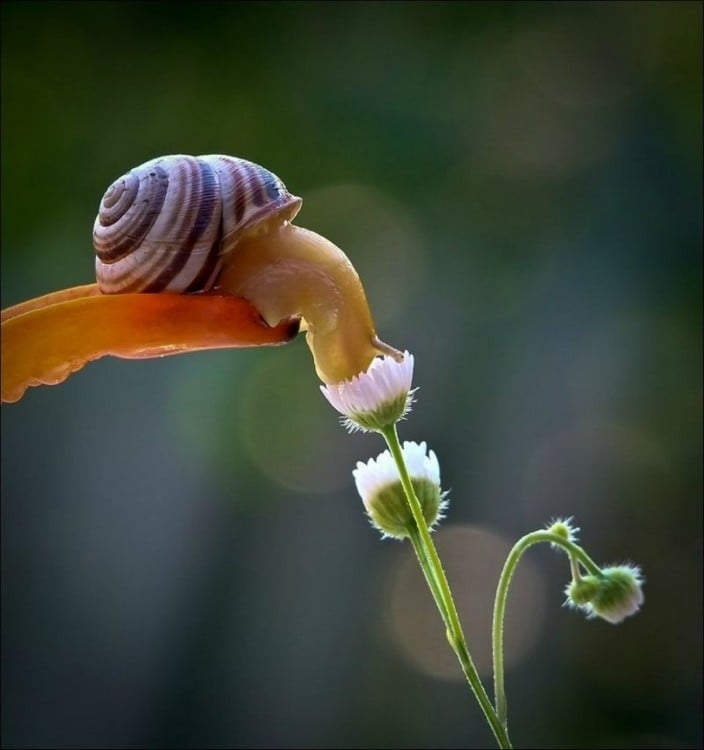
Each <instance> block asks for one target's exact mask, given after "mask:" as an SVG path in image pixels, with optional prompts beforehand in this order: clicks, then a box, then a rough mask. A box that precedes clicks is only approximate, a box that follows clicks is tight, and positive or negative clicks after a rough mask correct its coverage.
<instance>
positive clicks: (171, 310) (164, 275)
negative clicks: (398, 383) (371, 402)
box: [2, 155, 402, 401]
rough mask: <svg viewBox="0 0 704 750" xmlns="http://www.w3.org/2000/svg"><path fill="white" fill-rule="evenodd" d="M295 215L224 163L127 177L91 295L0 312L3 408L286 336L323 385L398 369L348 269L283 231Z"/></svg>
mask: <svg viewBox="0 0 704 750" xmlns="http://www.w3.org/2000/svg"><path fill="white" fill-rule="evenodd" d="M301 204H302V199H301V198H299V197H297V196H295V195H292V194H291V193H289V191H288V190H287V188H286V187H285V185H284V184H283V182H282V181H281V180H280V179H279V178H278V177H277V176H276V175H275V174H273V173H272V172H270V171H268V170H267V169H265V168H263V167H261V166H259V165H257V164H254V163H253V162H250V161H247V160H245V159H240V158H236V157H232V156H224V155H209V156H198V157H193V156H185V155H173V156H164V157H159V158H157V159H152V160H150V161H148V162H146V163H144V164H142V165H141V166H138V167H135V168H134V169H131V170H130V171H129V172H127V173H126V174H124V175H123V176H122V177H120V178H118V179H117V180H115V181H114V182H113V183H112V184H111V185H110V187H108V189H107V191H106V192H105V194H104V195H103V198H102V200H101V202H100V207H99V211H98V215H97V217H96V219H95V223H94V227H93V244H94V247H95V251H96V259H95V265H96V279H97V284H89V285H85V286H80V287H73V288H71V289H66V290H62V291H59V292H54V293H52V294H49V295H46V296H44V297H40V298H37V299H34V300H30V301H28V302H24V303H21V304H19V305H16V306H14V307H12V308H9V309H8V310H5V311H3V313H2V333H3V337H2V376H3V377H2V400H3V401H16V400H18V399H19V398H21V396H22V395H23V393H24V391H25V389H26V388H27V386H29V385H38V384H54V383H59V382H62V381H63V380H65V379H66V378H67V377H68V376H69V375H70V374H71V373H72V372H75V371H76V370H77V369H80V368H81V367H82V366H83V365H84V364H86V362H88V361H91V360H93V359H97V358H99V357H102V356H104V355H106V354H111V355H114V356H118V357H126V358H145V357H155V356H164V355H167V354H179V353H183V352H190V351H196V350H199V349H213V348H224V347H238V346H258V345H271V344H281V343H285V342H287V341H289V340H291V339H292V338H293V337H295V335H296V334H297V333H298V330H299V323H300V327H301V328H302V329H305V330H306V340H307V343H308V346H309V347H310V350H311V352H312V354H313V359H314V363H315V368H316V372H317V374H318V376H319V378H320V379H321V380H322V381H323V382H325V383H336V382H341V381H343V380H348V379H350V378H352V377H354V376H355V375H357V374H358V373H360V372H363V371H364V370H366V369H367V367H368V366H369V364H370V363H371V361H372V360H373V359H374V357H376V356H377V355H379V354H387V355H391V356H393V357H395V358H397V359H400V358H401V357H402V355H401V354H400V352H398V351H397V350H396V349H394V348H393V347H391V346H389V345H388V344H385V343H383V342H382V341H380V340H379V338H378V337H377V335H376V331H375V328H374V323H373V320H372V316H371V312H370V310H369V306H368V304H367V300H366V296H365V293H364V289H363V287H362V284H361V281H360V279H359V276H358V275H357V272H356V271H355V269H354V267H353V266H352V264H351V262H350V261H349V259H348V258H347V256H346V255H345V254H344V253H343V252H342V250H340V249H339V248H338V247H336V246H335V245H334V244H333V243H332V242H330V241H329V240H327V239H325V238H324V237H322V236H321V235H319V234H316V233H315V232H311V231H309V230H307V229H303V228H302V227H299V226H296V225H294V224H293V223H292V220H293V219H294V218H295V217H296V215H297V214H298V212H299V210H300V208H301Z"/></svg>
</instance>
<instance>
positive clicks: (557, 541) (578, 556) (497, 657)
mask: <svg viewBox="0 0 704 750" xmlns="http://www.w3.org/2000/svg"><path fill="white" fill-rule="evenodd" d="M541 542H549V543H551V544H554V545H557V546H560V547H562V548H563V549H564V550H565V551H566V552H567V554H568V555H569V557H570V562H571V564H572V566H573V569H576V568H577V562H580V563H582V565H583V566H584V567H585V568H586V569H587V571H588V572H589V573H590V574H592V575H601V569H600V568H599V566H598V565H597V564H596V563H595V562H594V561H593V560H592V559H591V557H589V555H587V553H586V552H585V551H584V550H583V549H582V548H581V547H580V546H579V545H577V544H574V542H570V541H568V540H567V539H565V538H564V537H562V536H560V535H559V534H554V533H553V532H551V531H544V530H542V531H533V532H532V533H530V534H526V535H525V536H524V537H521V538H520V539H519V540H518V541H517V542H516V544H514V546H513V548H512V550H511V552H510V553H509V555H508V557H507V558H506V563H505V564H504V568H503V570H502V571H501V577H500V578H499V585H498V586H497V589H496V599H495V600H494V619H493V623H492V628H491V639H492V644H491V645H492V649H491V650H492V654H493V660H494V700H495V702H496V715H497V717H498V720H499V722H500V724H501V726H502V727H504V728H506V726H507V721H508V719H507V706H506V690H505V687H504V615H505V614H506V600H507V598H508V588H509V585H510V584H511V579H512V578H513V574H514V572H515V570H516V567H517V566H518V563H519V561H520V559H521V557H522V555H523V553H524V552H525V551H526V550H527V549H528V547H531V546H532V545H534V544H539V543H541Z"/></svg>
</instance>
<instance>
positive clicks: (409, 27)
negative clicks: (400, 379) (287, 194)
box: [1, 2, 702, 748]
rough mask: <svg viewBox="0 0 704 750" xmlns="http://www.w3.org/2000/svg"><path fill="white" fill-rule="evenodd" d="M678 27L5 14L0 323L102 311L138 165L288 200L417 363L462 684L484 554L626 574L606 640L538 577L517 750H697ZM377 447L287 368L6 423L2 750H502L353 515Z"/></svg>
mask: <svg viewBox="0 0 704 750" xmlns="http://www.w3.org/2000/svg"><path fill="white" fill-rule="evenodd" d="M701 26H702V4H701V3H676V2H672V3H615V4H611V3H593V4H592V3H588V4H581V3H565V4H562V3H518V4H511V3H496V4H493V3H469V4H465V3H460V2H456V3H454V2H453V3H442V2H437V3H343V2H336V3H298V2H285V3H283V2H282V3H267V2H257V3H217V4H213V3H205V2H204V3H187V4H180V3H169V4H166V3H131V2H120V3H111V2H102V3H49V2H43V3H32V2H22V3H20V2H14V3H13V2H4V3H3V4H2V278H1V283H2V305H3V307H6V306H8V305H11V304H14V303H16V302H19V301H21V300H24V299H27V298H29V297H32V296H36V295H39V294H43V293H46V292H49V291H52V290H56V289H60V288H63V287H67V286H73V285H76V284H81V283H88V282H90V281H92V280H93V277H92V263H93V260H92V257H93V256H92V248H91V242H90V234H91V227H92V222H93V218H94V215H95V212H96V209H97V205H98V202H99V199H100V196H101V195H102V193H103V191H104V190H105V188H106V187H107V185H108V184H109V183H110V182H111V181H112V180H113V179H114V178H116V177H117V176H119V175H120V174H121V173H122V172H124V171H126V170H127V169H128V168H130V167H132V166H135V165H137V164H139V163H141V162H142V161H145V160H147V159H149V158H152V157H154V156H157V155H162V154H168V153H190V154H203V153H229V154H234V155H237V156H242V157H245V158H248V159H251V160H253V161H257V162H259V163H260V164H262V165H264V166H266V167H267V168H269V169H271V170H272V171H274V172H276V173H277V174H278V175H279V176H280V177H281V178H282V179H283V180H284V181H285V182H286V184H287V185H288V187H289V189H290V190H291V191H292V192H293V193H295V194H297V195H301V196H302V197H303V198H304V206H303V209H302V211H301V214H300V216H299V219H298V220H297V221H298V222H299V223H300V224H301V225H303V226H306V227H308V228H310V229H314V230H316V231H319V232H321V233H323V234H325V235H326V236H327V237H329V238H330V239H332V240H333V241H334V242H336V243H337V244H339V245H340V246H341V247H343V248H344V249H345V251H346V252H347V254H348V255H349V257H350V258H351V259H352V261H353V263H354V264H355V266H356V267H357V269H358V271H359V273H360V276H361V277H362V280H363V281H364V283H365V287H366V289H367V293H368V297H369V300H370V304H371V307H372V310H373V311H374V314H375V318H376V322H377V327H378V329H379V332H380V334H381V335H382V337H383V338H384V339H385V340H387V341H389V342H390V343H392V344H395V345H396V346H399V347H401V348H408V349H409V350H411V351H412V352H413V353H414V354H415V356H416V376H415V382H416V384H417V385H419V386H420V391H419V394H418V396H419V400H418V404H417V407H416V409H415V411H414V413H413V414H412V415H411V417H410V419H409V420H408V422H406V423H404V424H403V425H402V429H401V436H402V438H405V439H416V440H427V441H428V443H429V444H430V446H431V447H433V448H434V449H435V450H436V452H437V454H438V456H439V458H440V464H441V469H442V475H443V484H444V486H445V487H446V488H448V489H451V505H450V509H449V514H448V517H447V519H446V521H445V522H444V526H443V531H441V533H439V534H438V543H439V545H440V549H441V552H443V553H444V554H445V556H446V557H447V558H448V569H449V572H450V576H451V580H452V583H453V584H454V587H455V588H456V590H457V594H458V598H459V599H460V604H461V608H462V613H463V616H464V618H465V622H466V626H467V630H468V634H469V636H470V640H471V641H472V642H473V643H474V644H475V649H476V652H477V655H478V656H477V658H478V660H479V661H482V659H484V660H485V658H486V649H487V643H486V637H485V636H486V627H487V623H488V621H489V617H490V593H491V589H492V587H493V586H494V585H495V582H496V579H497V575H498V566H499V565H500V557H501V555H502V554H505V552H506V549H507V547H508V545H509V544H510V542H511V541H512V540H515V539H516V538H517V537H518V536H520V535H521V534H523V533H525V532H527V531H529V530H532V529H534V528H537V527H539V526H541V525H542V524H543V523H544V522H546V521H547V520H549V519H550V518H551V517H552V516H555V515H574V516H575V518H576V522H577V523H578V525H580V526H581V527H582V529H583V531H582V538H583V540H584V542H585V544H586V547H587V549H588V551H589V552H590V553H591V554H592V555H593V556H594V557H595V558H596V559H597V560H601V561H603V562H613V561H622V560H632V561H634V562H636V563H638V564H640V565H642V567H643V569H644V572H645V575H646V578H647V584H646V588H645V593H646V603H645V607H644V609H643V611H642V612H641V613H640V614H639V615H638V616H637V617H634V618H632V619H630V620H628V621H626V622H625V623H624V624H622V625H621V626H619V627H612V626H610V625H608V624H606V623H603V622H587V621H586V620H585V619H584V618H583V617H581V616H579V615H576V614H574V613H571V612H569V611H567V610H566V609H564V608H561V604H562V600H563V597H562V588H563V586H564V585H565V584H566V583H567V580H568V575H569V573H568V569H567V566H566V564H565V563H564V561H563V560H562V559H561V558H560V557H558V556H557V555H555V553H552V552H551V551H549V550H547V549H545V550H543V549H539V550H535V551H532V552H531V553H530V554H529V557H528V560H527V562H526V565H527V568H526V572H525V577H524V579H523V580H522V581H520V580H519V581H517V585H518V586H519V588H518V589H517V590H516V591H515V592H514V594H513V597H514V598H513V599H512V600H511V603H510V606H509V611H508V618H509V623H508V627H509V630H510V632H511V633H513V636H511V637H512V638H515V640H516V643H517V644H520V643H522V644H523V645H517V646H516V647H515V649H516V650H515V655H514V657H510V661H511V664H510V665H509V671H508V674H507V684H508V690H509V712H510V719H511V728H512V735H513V738H514V741H515V743H516V745H517V746H520V747H526V748H527V747H536V748H539V747H540V748H546V747H575V748H595V747H596V748H617V747H622V748H658V747H659V748H696V747H699V746H701V745H700V743H701V698H702V695H701V687H702V681H701V664H702V648H701V645H702V644H701V628H702V606H701V605H702V598H701V560H702V557H701V552H702V533H701V531H702V524H701V521H702V517H701V492H702V462H701V451H702V386H701V377H702V343H701V332H702V308H701V301H702V300H701V292H702V278H701V274H702V245H701V242H702V213H701V201H702V181H701V180H702V146H701V138H702V74H701V65H702V31H701ZM380 449H381V443H380V441H379V439H378V438H376V437H371V436H360V435H354V436H348V435H346V434H345V433H344V432H343V431H342V429H341V428H339V427H338V425H337V424H336V419H335V415H334V414H333V413H332V412H331V410H330V408H329V406H328V405H327V404H326V403H325V402H324V400H323V399H322V398H321V396H320V394H319V393H318V391H317V381H316V378H315V373H314V371H313V368H312V362H311V359H310V356H309V354H308V351H307V349H306V347H305V343H304V341H303V339H302V338H301V339H300V340H297V341H295V342H294V343H293V344H291V345H289V346H287V347H284V348H279V349H269V350H257V351H255V350H243V351H237V352H209V353H202V354H197V355H188V356H184V357H181V358H171V359H168V358H167V359H165V360H162V361H146V362H125V361H119V360H113V359H109V360H102V361H100V362H96V363H94V364H91V365H90V366H88V367H87V368H85V369H84V370H83V371H81V372H79V373H77V374H76V375H74V376H73V377H71V378H70V379H69V380H68V381H67V382H66V383H64V384H63V385H61V386H58V387H56V388H33V389H31V390H30V391H29V392H28V393H27V395H26V396H25V398H24V399H23V400H22V401H20V402H19V403H18V404H15V405H9V406H4V407H3V409H2V491H3V510H2V513H3V517H2V546H3V551H2V576H3V579H2V580H3V586H2V605H3V606H2V632H3V638H2V663H3V670H2V709H3V712H2V716H3V721H2V744H3V747H7V748H35V747H51V748H54V747H55V748H79V747H99V748H109V747H130V748H132V747H134V748H146V747H184V748H185V747H202V748H244V747H247V748H271V747H281V748H300V747H309V748H313V747H320V748H322V747H334V748H347V747H350V748H351V747H355V748H360V747H383V748H400V747H418V748H425V747H427V748H430V747H433V748H468V747H489V746H491V738H490V734H489V730H488V729H487V727H486V725H485V724H484V722H483V719H482V717H481V715H480V713H479V710H478V708H477V707H476V705H475V703H474V701H473V699H472V698H471V697H470V695H469V692H468V689H467V688H466V687H465V686H464V685H463V683H462V682H461V681H459V680H457V679H455V678H457V677H458V676H459V669H458V668H457V667H455V666H454V665H453V664H452V662H451V661H448V663H447V664H445V666H444V667H443V668H442V669H441V667H440V666H437V665H438V664H439V663H441V662H442V660H443V659H446V658H447V659H449V656H447V655H446V652H447V648H446V645H445V644H444V643H443V633H442V629H441V627H440V623H439V619H438V618H437V617H436V616H435V615H434V613H433V611H432V605H431V602H430V600H429V596H428V595H427V594H426V593H425V592H424V591H423V590H422V588H420V585H421V584H420V581H419V580H418V577H417V576H414V574H413V572H412V562H413V561H412V555H411V551H410V548H409V547H408V545H400V544H396V543H390V542H384V543H381V542H380V541H379V540H378V535H377V534H376V532H374V531H373V530H372V529H370V528H369V526H368V524H367V522H366V520H365V518H364V516H363V514H362V511H361V504H360V502H359V499H358V498H357V497H356V495H355V491H354V487H353V484H352V478H351V473H350V472H351V469H352V468H353V467H354V464H355V462H356V461H357V460H360V459H366V458H368V457H370V456H372V455H375V454H376V453H377V452H378V451H379V450H380ZM409 570H410V571H411V572H407V571H409ZM414 639H415V640H414ZM409 644H410V645H409ZM426 652H427V653H426ZM509 652H510V649H509ZM442 663H444V662H442ZM429 665H430V666H429ZM433 665H435V666H433ZM441 666H442V664H441ZM443 669H444V671H443ZM448 674H449V678H448V677H447V675H448ZM439 675H440V676H439ZM442 675H445V676H442ZM485 676H486V677H487V679H489V676H488V675H486V673H485Z"/></svg>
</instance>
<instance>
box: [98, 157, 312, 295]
mask: <svg viewBox="0 0 704 750" xmlns="http://www.w3.org/2000/svg"><path fill="white" fill-rule="evenodd" d="M301 203H302V200H301V199H300V198H298V197H296V196H295V195H291V193H289V192H288V190H287V189H286V186H285V185H284V184H283V182H282V181H281V180H280V179H279V178H278V177H277V176H276V175H275V174H273V173H272V172H269V171H268V170H266V169H264V168H263V167H260V166H259V165H257V164H254V163H253V162H250V161H246V160H245V159H238V158H235V157H232V156H222V155H217V154H216V155H209V156H195V157H194V156H183V155H174V156H162V157H159V158H157V159H152V160H151V161H148V162H146V163H144V164H142V165H141V166H139V167H135V168H134V169H132V170H130V171H129V172H128V173H127V174H125V175H123V176H122V177H120V178H119V179H117V180H115V182H113V184H112V185H110V187H109V188H108V189H107V191H106V192H105V195H104V196H103V198H102V200H101V202H100V209H99V212H98V216H97V218H96V220H95V224H94V226H93V245H94V246H95V251H96V254H97V257H96V261H95V268H96V277H97V281H98V285H99V286H100V289H101V291H102V292H104V293H107V294H114V293H125V292H174V293H189V292H200V291H207V290H208V289H210V288H212V286H213V285H214V284H215V282H216V280H217V278H218V276H219V274H220V271H221V268H222V264H223V256H224V255H225V254H226V253H228V252H230V251H231V250H232V249H233V248H234V247H235V245H236V244H237V243H238V242H239V240H240V239H241V238H242V237H244V236H245V235H247V234H250V233H251V232H252V230H254V229H255V228H256V227H257V226H259V225H261V224H263V223H264V222H269V221H271V220H276V221H279V222H281V223H283V222H285V221H290V220H291V219H293V217H294V216H295V215H296V214H297V213H298V211H299V209H300V207H301Z"/></svg>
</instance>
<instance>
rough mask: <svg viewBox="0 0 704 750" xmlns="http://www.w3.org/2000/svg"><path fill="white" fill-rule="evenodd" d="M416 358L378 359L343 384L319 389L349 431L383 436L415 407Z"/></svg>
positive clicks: (408, 356) (405, 355)
mask: <svg viewBox="0 0 704 750" xmlns="http://www.w3.org/2000/svg"><path fill="white" fill-rule="evenodd" d="M412 381H413V355H412V354H409V353H408V352H404V354H403V359H401V360H396V359H394V358H393V357H390V356H383V357H375V358H374V360H373V361H372V363H371V364H370V365H369V368H368V369H367V371H366V372H363V373H360V374H359V375H356V376H355V377H354V378H352V379H351V380H345V381H344V382H342V383H331V384H329V385H325V386H320V390H321V391H322V392H323V395H324V396H325V398H326V399H327V400H328V401H329V402H330V403H331V404H332V406H333V407H334V408H335V409H337V411H339V412H340V414H342V415H343V417H344V418H343V420H342V422H343V424H344V425H345V426H346V427H347V428H348V429H349V430H350V431H353V430H369V431H375V432H381V431H382V430H384V429H385V428H386V427H390V426H391V425H392V424H394V423H395V422H397V421H398V420H399V419H403V417H405V415H406V414H407V413H408V411H409V410H410V408H411V405H412V404H413V393H414V391H412V390H411V382H412Z"/></svg>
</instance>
